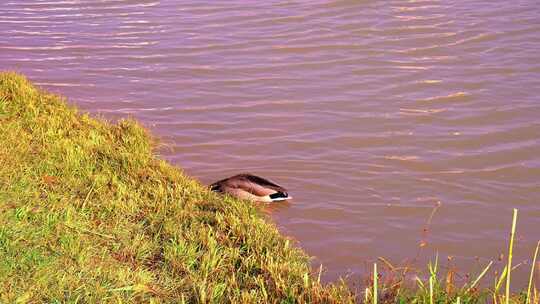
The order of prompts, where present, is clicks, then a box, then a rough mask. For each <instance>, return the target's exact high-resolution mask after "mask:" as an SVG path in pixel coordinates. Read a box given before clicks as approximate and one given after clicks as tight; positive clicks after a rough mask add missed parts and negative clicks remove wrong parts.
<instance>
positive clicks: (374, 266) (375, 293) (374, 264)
mask: <svg viewBox="0 0 540 304" xmlns="http://www.w3.org/2000/svg"><path fill="white" fill-rule="evenodd" d="M373 304H377V263H373Z"/></svg>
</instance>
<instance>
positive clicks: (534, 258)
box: [527, 241, 540, 304]
mask: <svg viewBox="0 0 540 304" xmlns="http://www.w3.org/2000/svg"><path fill="white" fill-rule="evenodd" d="M538 247H540V241H538V243H536V250H535V251H534V256H533V261H532V265H531V274H530V275H529V286H528V287H527V304H529V303H531V287H532V283H533V277H534V270H535V269H536V257H537V256H538Z"/></svg>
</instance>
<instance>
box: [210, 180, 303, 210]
mask: <svg viewBox="0 0 540 304" xmlns="http://www.w3.org/2000/svg"><path fill="white" fill-rule="evenodd" d="M210 190H212V191H214V192H218V193H223V194H225V193H226V194H229V195H231V196H234V197H236V198H239V199H243V200H249V201H252V202H261V203H272V202H278V201H284V200H289V199H291V198H292V197H291V196H289V194H288V193H287V190H286V189H285V188H283V187H281V186H280V185H277V184H275V183H273V182H271V181H269V180H267V179H265V178H262V177H259V176H256V175H253V174H248V173H243V174H238V175H234V176H231V177H228V178H225V179H222V180H219V181H217V182H215V183H213V184H211V185H210Z"/></svg>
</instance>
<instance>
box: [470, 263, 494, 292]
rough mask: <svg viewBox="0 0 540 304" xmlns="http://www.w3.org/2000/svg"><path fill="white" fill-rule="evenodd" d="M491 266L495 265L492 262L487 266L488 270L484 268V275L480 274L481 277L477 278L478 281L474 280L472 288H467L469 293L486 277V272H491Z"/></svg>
mask: <svg viewBox="0 0 540 304" xmlns="http://www.w3.org/2000/svg"><path fill="white" fill-rule="evenodd" d="M491 265H493V261H490V262H489V264H488V265H487V266H486V268H484V270H483V271H482V273H480V275H479V276H478V277H477V278H476V280H474V282H473V283H472V284H471V286H470V287H469V288H467V291H466V292H467V293H468V292H469V291H471V290H472V289H473V288H474V287H475V286H476V284H478V282H480V280H481V279H482V278H483V277H484V275H485V274H486V272H487V271H488V270H489V268H490V267H491Z"/></svg>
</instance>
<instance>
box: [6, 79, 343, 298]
mask: <svg viewBox="0 0 540 304" xmlns="http://www.w3.org/2000/svg"><path fill="white" fill-rule="evenodd" d="M0 128H1V130H2V131H0V143H2V144H1V145H0V303H15V302H20V303H24V302H33V303H42V302H47V303H60V302H62V303H64V302H66V303H88V302H93V303H98V302H114V303H125V302H154V303H158V302H180V303H183V302H185V303H227V302H229V303H309V302H312V303H316V302H319V303H322V302H325V303H333V302H334V303H341V302H352V301H353V295H352V294H351V292H350V291H349V290H348V289H347V288H346V287H345V285H344V284H343V283H341V284H336V285H328V286H323V285H322V284H321V283H320V282H319V281H318V280H316V279H315V280H314V279H312V278H313V277H314V276H313V275H312V274H311V270H310V268H309V260H308V257H307V256H306V255H305V254H304V253H303V252H302V251H301V250H300V249H298V248H297V247H295V246H292V244H291V241H290V240H288V239H287V238H285V237H283V236H282V235H280V234H279V233H278V231H277V230H276V228H275V227H274V226H273V225H272V224H270V223H269V222H268V221H266V220H265V218H264V216H262V215H261V213H260V212H259V211H258V210H257V208H256V207H254V206H252V205H251V204H246V203H245V202H241V201H238V200H234V199H231V198H229V197H226V198H223V197H219V196H217V195H215V194H214V193H211V192H209V191H208V190H207V189H206V188H205V187H204V186H202V185H201V184H199V183H198V182H197V181H195V180H193V179H192V178H190V177H187V176H185V175H184V174H183V173H182V171H181V170H179V169H178V168H175V167H173V166H171V165H169V164H168V163H166V162H164V161H161V160H159V159H157V158H156V157H154V155H153V152H152V151H153V150H152V148H153V145H154V144H153V142H152V140H151V137H150V136H149V135H148V134H147V132H146V131H145V129H143V128H142V127H141V126H140V125H138V124H137V123H136V122H135V121H132V120H123V121H120V122H118V123H117V124H110V123H108V122H105V121H103V120H99V119H95V118H90V117H89V116H88V115H86V114H79V113H77V111H76V109H74V108H72V107H69V106H67V105H66V103H65V101H64V100H63V99H62V98H61V97H58V96H55V95H52V94H49V93H47V92H44V91H41V90H39V89H37V88H35V87H34V86H33V85H32V84H31V83H29V82H28V81H27V80H26V79H25V78H24V77H23V76H20V75H18V74H15V73H1V74H0Z"/></svg>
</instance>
